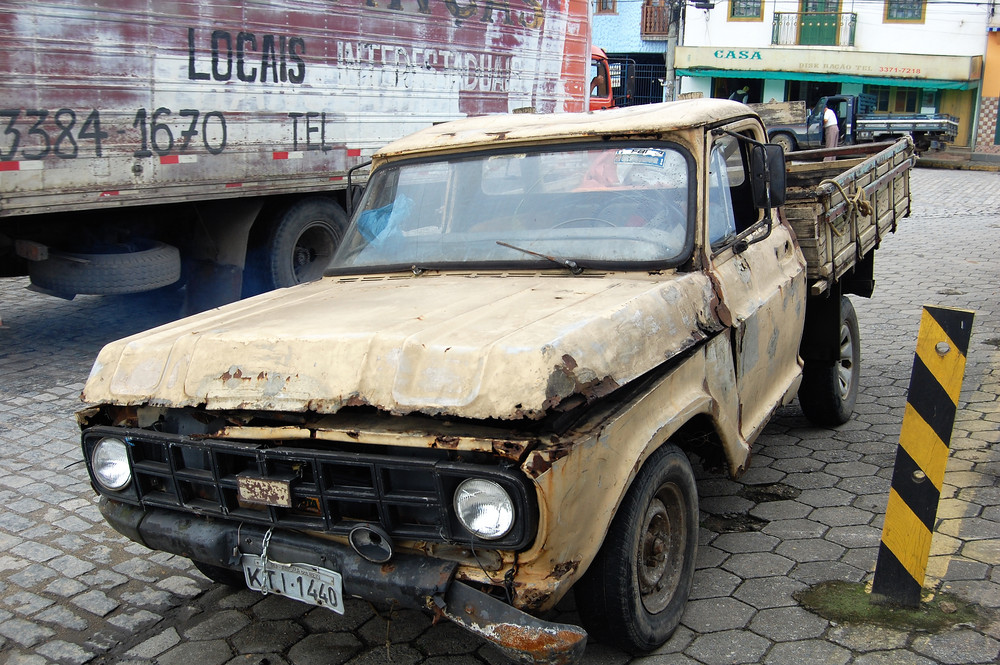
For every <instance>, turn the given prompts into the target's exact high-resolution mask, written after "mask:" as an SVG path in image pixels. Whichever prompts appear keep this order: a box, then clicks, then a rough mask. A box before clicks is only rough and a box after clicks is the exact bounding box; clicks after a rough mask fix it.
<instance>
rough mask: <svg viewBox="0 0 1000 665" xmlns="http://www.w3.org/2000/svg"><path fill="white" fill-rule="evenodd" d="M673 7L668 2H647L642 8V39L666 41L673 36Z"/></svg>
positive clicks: (653, 0)
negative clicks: (671, 29) (671, 28)
mask: <svg viewBox="0 0 1000 665" xmlns="http://www.w3.org/2000/svg"><path fill="white" fill-rule="evenodd" d="M670 18H671V7H670V5H669V4H668V3H667V2H666V0H646V2H645V4H643V6H642V38H643V39H666V38H668V37H670V36H671V31H670V26H671V20H670Z"/></svg>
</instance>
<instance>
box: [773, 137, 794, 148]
mask: <svg viewBox="0 0 1000 665" xmlns="http://www.w3.org/2000/svg"><path fill="white" fill-rule="evenodd" d="M771 143H774V144H776V145H780V146H781V149H782V150H784V151H785V152H791V151H792V148H793V147H794V146H792V140H791V139H790V138H788V137H787V136H785V135H784V134H778V135H777V136H775V137H774V138H773V139H771Z"/></svg>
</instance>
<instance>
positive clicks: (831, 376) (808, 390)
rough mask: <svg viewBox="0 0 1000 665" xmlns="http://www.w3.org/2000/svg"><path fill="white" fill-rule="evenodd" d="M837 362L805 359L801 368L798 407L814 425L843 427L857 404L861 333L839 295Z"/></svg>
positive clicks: (847, 303) (851, 310)
mask: <svg viewBox="0 0 1000 665" xmlns="http://www.w3.org/2000/svg"><path fill="white" fill-rule="evenodd" d="M838 339H839V349H838V355H839V357H838V359H837V360H835V361H833V362H829V361H822V360H808V361H806V364H805V367H803V368H802V385H801V386H799V404H800V405H801V406H802V412H803V413H804V414H805V415H806V418H808V419H809V420H811V421H812V422H813V423H815V424H816V425H823V426H831V425H843V424H844V423H846V422H847V421H848V420H850V419H851V415H852V414H853V413H854V405H855V404H856V403H857V401H858V382H859V379H860V376H861V334H860V332H859V330H858V315H857V313H856V312H855V311H854V305H852V304H851V300H850V298H848V297H847V296H841V300H840V335H839V336H838Z"/></svg>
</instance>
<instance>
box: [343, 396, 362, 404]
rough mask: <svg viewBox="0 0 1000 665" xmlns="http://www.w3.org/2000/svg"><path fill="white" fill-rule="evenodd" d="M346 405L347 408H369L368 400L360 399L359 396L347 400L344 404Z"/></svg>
mask: <svg viewBox="0 0 1000 665" xmlns="http://www.w3.org/2000/svg"><path fill="white" fill-rule="evenodd" d="M344 405H345V406H368V400H366V399H364V398H362V397H359V396H358V395H351V396H350V397H348V398H347V401H346V402H344Z"/></svg>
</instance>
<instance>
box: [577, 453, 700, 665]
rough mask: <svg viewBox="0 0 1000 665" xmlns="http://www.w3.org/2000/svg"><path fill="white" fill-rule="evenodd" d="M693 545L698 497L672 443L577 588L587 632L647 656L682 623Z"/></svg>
mask: <svg viewBox="0 0 1000 665" xmlns="http://www.w3.org/2000/svg"><path fill="white" fill-rule="evenodd" d="M697 547H698V492H697V490H696V488H695V481H694V473H693V472H692V471H691V464H690V462H689V461H688V459H687V457H686V456H685V455H684V453H683V452H682V451H681V450H680V449H679V448H677V447H676V446H674V445H672V444H666V445H664V446H663V447H662V448H660V449H659V450H657V451H656V452H655V453H653V455H652V456H651V457H650V458H649V460H648V461H647V462H646V463H645V464H644V465H643V467H642V469H641V470H640V471H639V475H638V476H636V479H635V481H634V482H633V483H632V486H631V487H630V488H629V490H628V493H627V494H626V495H625V500H624V501H623V502H622V505H621V507H620V508H619V509H618V512H617V514H616V515H615V517H614V520H613V521H612V523H611V527H610V528H609V529H608V534H607V536H606V537H605V539H604V544H603V545H602V546H601V550H600V552H598V554H597V557H596V558H595V559H594V562H593V563H592V564H591V565H590V568H589V569H588V570H587V573H586V574H585V575H584V576H583V578H582V579H581V580H580V582H579V583H577V585H576V599H577V607H578V608H579V611H580V617H581V619H582V620H583V625H584V626H585V627H586V628H587V631H588V632H589V633H590V634H591V635H593V636H594V637H595V638H597V639H598V640H599V641H601V642H605V643H610V644H614V645H616V646H618V647H620V648H622V649H625V650H627V651H636V652H646V651H651V650H653V649H655V648H657V647H658V646H660V645H661V644H663V643H664V642H666V641H667V639H668V638H669V637H670V635H671V634H673V632H674V629H675V628H677V624H678V623H680V620H681V615H682V614H683V613H684V606H685V604H686V603H687V598H688V595H689V594H690V593H691V580H692V578H693V576H694V566H695V556H696V554H697Z"/></svg>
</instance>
